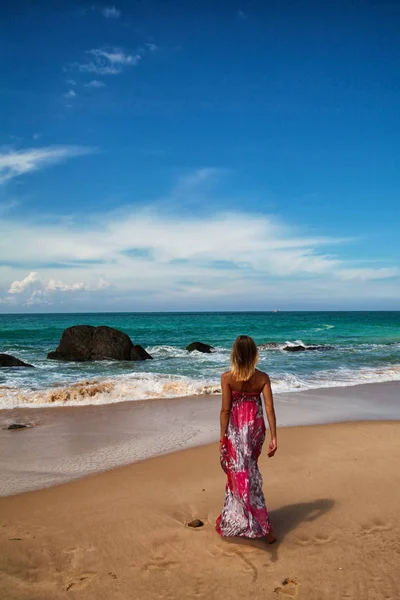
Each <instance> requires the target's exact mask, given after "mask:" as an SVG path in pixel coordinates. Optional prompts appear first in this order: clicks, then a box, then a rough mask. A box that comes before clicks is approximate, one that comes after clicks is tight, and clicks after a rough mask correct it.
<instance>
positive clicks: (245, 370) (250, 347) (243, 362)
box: [231, 335, 258, 381]
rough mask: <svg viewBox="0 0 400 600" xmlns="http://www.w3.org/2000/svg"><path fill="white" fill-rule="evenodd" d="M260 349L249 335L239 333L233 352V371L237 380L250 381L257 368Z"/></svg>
mask: <svg viewBox="0 0 400 600" xmlns="http://www.w3.org/2000/svg"><path fill="white" fill-rule="evenodd" d="M257 362H258V350H257V346H256V344H255V341H254V340H253V339H252V338H251V337H249V336H248V335H239V337H237V338H236V340H235V341H234V343H233V346H232V352H231V364H232V367H231V373H232V375H233V376H234V377H235V379H236V381H248V380H249V379H250V377H251V376H252V375H253V373H254V371H255V370H256V364H257Z"/></svg>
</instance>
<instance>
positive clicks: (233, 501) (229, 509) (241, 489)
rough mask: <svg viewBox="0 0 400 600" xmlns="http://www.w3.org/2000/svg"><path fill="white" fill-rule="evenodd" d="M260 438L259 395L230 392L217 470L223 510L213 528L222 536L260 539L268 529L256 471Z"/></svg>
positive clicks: (262, 496) (262, 422)
mask: <svg viewBox="0 0 400 600" xmlns="http://www.w3.org/2000/svg"><path fill="white" fill-rule="evenodd" d="M264 439H265V422H264V416H263V411H262V405H261V397H260V394H259V393H253V392H239V391H234V390H233V391H232V404H231V411H230V416H229V423H228V427H227V430H226V434H225V436H224V439H223V442H222V449H221V455H220V460H221V467H222V468H223V470H224V471H225V473H226V474H227V476H228V481H227V483H226V488H225V502H224V507H223V510H222V514H221V515H220V516H219V517H218V519H217V521H216V527H215V529H216V531H217V532H218V533H219V534H220V535H222V536H225V537H228V536H229V537H230V536H243V537H247V538H260V537H263V536H265V535H267V534H268V533H269V532H270V531H271V530H272V525H271V522H270V520H269V517H268V512H267V508H266V506H265V499H264V494H263V491H262V476H261V473H260V471H259V470H258V457H259V456H260V454H261V449H262V446H263V443H264Z"/></svg>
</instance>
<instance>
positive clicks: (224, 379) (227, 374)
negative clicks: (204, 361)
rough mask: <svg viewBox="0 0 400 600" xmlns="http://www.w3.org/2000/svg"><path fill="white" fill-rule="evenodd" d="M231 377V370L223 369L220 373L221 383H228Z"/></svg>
mask: <svg viewBox="0 0 400 600" xmlns="http://www.w3.org/2000/svg"><path fill="white" fill-rule="evenodd" d="M230 378H231V372H230V371H225V373H222V375H221V381H222V383H229V381H230Z"/></svg>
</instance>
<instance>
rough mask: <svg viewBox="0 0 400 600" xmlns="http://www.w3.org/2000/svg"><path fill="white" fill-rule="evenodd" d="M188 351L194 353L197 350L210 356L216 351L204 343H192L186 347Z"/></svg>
mask: <svg viewBox="0 0 400 600" xmlns="http://www.w3.org/2000/svg"><path fill="white" fill-rule="evenodd" d="M186 350H188V352H193V351H194V350H197V352H204V354H210V352H211V351H212V350H214V348H213V347H212V346H209V345H208V344H203V343H202V342H192V343H191V344H189V346H186Z"/></svg>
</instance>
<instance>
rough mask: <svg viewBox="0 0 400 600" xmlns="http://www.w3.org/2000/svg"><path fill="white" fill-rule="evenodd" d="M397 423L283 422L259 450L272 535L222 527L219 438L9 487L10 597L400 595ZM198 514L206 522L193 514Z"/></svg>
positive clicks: (321, 598) (5, 588) (192, 599)
mask: <svg viewBox="0 0 400 600" xmlns="http://www.w3.org/2000/svg"><path fill="white" fill-rule="evenodd" d="M399 433H400V423H399V422H360V421H358V422H353V423H339V424H327V425H314V426H304V427H291V428H282V429H281V431H280V434H279V448H278V453H277V454H276V456H275V457H274V458H273V459H268V457H267V454H266V452H265V450H266V448H264V452H263V453H262V455H261V457H260V461H259V464H260V470H261V473H262V475H263V479H264V486H263V487H264V493H265V496H266V501H267V508H268V512H269V515H270V518H271V521H272V523H273V526H274V529H275V532H276V535H277V537H278V541H277V543H276V544H273V545H272V546H268V545H266V544H265V543H264V542H263V541H262V540H261V541H260V540H251V541H250V540H243V539H238V538H232V539H226V538H220V536H219V535H218V534H217V533H216V532H215V519H216V517H217V516H218V514H219V513H220V511H221V509H222V504H223V496H224V486H225V481H226V476H225V474H224V473H223V472H222V469H221V467H220V465H219V459H218V444H217V443H213V444H208V445H205V446H201V447H196V448H189V449H185V450H183V451H181V452H175V453H172V454H168V455H164V456H158V457H153V458H150V459H148V460H145V461H142V462H138V463H135V464H131V465H127V466H122V467H119V468H116V469H112V470H110V471H107V472H103V473H96V474H92V475H91V476H89V477H85V478H83V479H80V480H78V481H71V482H68V483H65V484H62V485H59V486H55V487H51V488H47V489H42V490H36V491H33V492H28V493H25V494H20V495H17V496H12V497H7V498H0V514H1V515H2V519H1V524H2V527H1V528H0V596H1V597H4V598H5V599H7V600H31V599H32V598H40V599H41V600H64V598H67V597H69V596H71V597H74V596H76V597H84V598H85V599H87V600H107V599H108V598H113V599H114V600H126V598H129V597H131V596H132V593H134V596H135V597H138V598H141V600H154V598H160V599H163V600H172V599H174V600H196V599H199V598H200V599H204V600H205V599H207V600H217V599H218V598H220V597H221V595H222V594H223V593H226V590H229V595H230V597H231V598H232V600H239V599H240V600H250V599H252V598H265V599H266V600H272V599H274V600H276V599H278V600H279V599H281V600H284V598H287V597H291V596H298V597H299V598H307V599H308V600H340V599H341V598H345V597H346V598H347V597H348V598H370V599H371V600H372V599H379V600H383V599H384V598H397V597H398V596H399V593H400V583H399V581H398V577H397V575H396V574H397V572H398V569H399V566H400V545H399V541H398V540H399V538H400V525H399V519H398V516H399V504H398V496H399V493H400V477H399V475H398V469H397V462H398V460H397V457H398V454H399V452H400V435H399ZM196 518H199V519H201V520H202V521H203V523H204V526H203V527H201V528H199V529H191V528H190V527H186V526H185V525H186V524H187V523H188V522H189V521H191V520H192V519H196ZM285 581H286V583H284V582H285Z"/></svg>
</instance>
